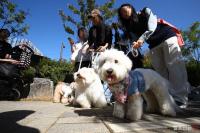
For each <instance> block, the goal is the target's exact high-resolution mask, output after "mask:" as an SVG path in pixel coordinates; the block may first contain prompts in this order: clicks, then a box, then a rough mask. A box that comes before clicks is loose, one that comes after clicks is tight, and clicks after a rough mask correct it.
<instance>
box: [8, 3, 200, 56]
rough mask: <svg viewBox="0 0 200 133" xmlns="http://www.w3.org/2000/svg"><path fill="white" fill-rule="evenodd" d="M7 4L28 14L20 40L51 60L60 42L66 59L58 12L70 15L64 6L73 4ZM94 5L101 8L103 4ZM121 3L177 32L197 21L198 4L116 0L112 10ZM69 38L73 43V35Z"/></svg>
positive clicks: (64, 37) (198, 18)
mask: <svg viewBox="0 0 200 133" xmlns="http://www.w3.org/2000/svg"><path fill="white" fill-rule="evenodd" d="M10 1H12V2H14V3H16V4H17V5H18V7H19V8H20V9H23V10H26V11H28V12H29V16H27V19H26V23H27V24H29V25H30V30H29V33H28V35H25V36H24V37H23V38H27V39H29V40H30V41H32V42H33V43H34V44H35V45H36V47H37V48H38V49H40V51H42V53H43V54H44V55H45V56H47V57H49V58H52V59H59V56H60V55H59V51H60V45H61V43H62V42H63V43H64V44H65V46H66V48H65V49H64V53H63V57H64V58H65V59H69V57H70V47H69V44H68V41H67V37H68V36H69V35H68V34H66V33H65V31H64V28H63V26H62V21H61V18H60V16H59V14H58V11H59V10H60V9H62V10H64V11H65V13H66V14H71V12H70V11H69V10H67V8H66V7H67V3H71V4H74V5H77V3H76V0H10ZM96 1H97V3H99V4H102V3H104V2H106V1H107V0H96ZM123 3H130V4H132V5H133V6H134V7H135V8H136V10H140V9H142V8H143V7H149V8H151V9H152V11H153V12H154V14H156V15H157V16H158V17H159V18H164V19H165V20H167V21H168V22H170V23H172V24H173V25H176V26H177V27H178V28H181V29H187V28H188V27H189V26H190V25H191V24H192V23H193V22H195V21H200V15H199V13H200V8H199V5H200V1H199V0H116V3H115V5H114V6H115V7H116V8H118V7H119V6H120V5H121V4H123ZM70 26H72V25H70ZM72 27H73V26H72ZM71 37H72V38H74V40H76V41H77V37H76V34H75V36H71Z"/></svg>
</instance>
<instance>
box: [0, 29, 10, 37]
mask: <svg viewBox="0 0 200 133" xmlns="http://www.w3.org/2000/svg"><path fill="white" fill-rule="evenodd" d="M0 33H4V34H5V35H6V37H7V38H8V37H9V36H10V31H9V30H8V29H0Z"/></svg>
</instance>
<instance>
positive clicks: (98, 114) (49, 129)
mask: <svg viewBox="0 0 200 133" xmlns="http://www.w3.org/2000/svg"><path fill="white" fill-rule="evenodd" d="M199 105H200V102H198V101H197V102H193V104H191V105H190V107H189V108H188V109H185V110H184V112H183V113H181V114H178V116H177V117H176V118H172V117H163V116H160V115H155V114H145V115H144V117H143V119H142V120H140V121H137V122H130V121H127V120H120V119H116V118H113V117H112V107H107V108H104V109H80V108H74V107H69V106H65V105H63V104H58V103H51V102H42V101H16V102H11V101H0V133H112V132H114V133H132V132H136V133H137V132H141V133H152V132H157V133H165V132H167V133H169V132H170V133H176V132H178V133H186V132H194V133H195V132H200V106H199Z"/></svg>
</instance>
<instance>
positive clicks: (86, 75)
mask: <svg viewBox="0 0 200 133" xmlns="http://www.w3.org/2000/svg"><path fill="white" fill-rule="evenodd" d="M74 80H75V82H74V83H73V89H75V100H74V105H80V106H81V107H83V108H91V107H92V106H93V107H104V106H106V105H107V102H106V98H105V95H104V91H103V85H102V84H101V80H100V78H99V76H98V75H97V74H96V73H95V71H94V69H93V68H81V69H80V70H79V71H78V72H76V73H74Z"/></svg>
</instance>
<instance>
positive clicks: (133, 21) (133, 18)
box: [118, 4, 139, 27]
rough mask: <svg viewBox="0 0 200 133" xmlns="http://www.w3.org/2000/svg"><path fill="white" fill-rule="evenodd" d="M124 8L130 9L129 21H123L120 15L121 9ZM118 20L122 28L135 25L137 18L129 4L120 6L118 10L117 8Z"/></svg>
mask: <svg viewBox="0 0 200 133" xmlns="http://www.w3.org/2000/svg"><path fill="white" fill-rule="evenodd" d="M125 6H128V7H130V8H131V16H130V19H129V20H127V19H124V18H123V17H122V15H121V12H120V11H121V9H122V8H123V7H125ZM118 19H119V21H120V22H121V24H122V26H123V27H127V26H128V25H130V24H131V23H137V22H138V21H139V20H138V16H137V12H136V10H135V8H134V7H133V6H132V5H131V4H122V5H121V6H120V7H119V8H118Z"/></svg>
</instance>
